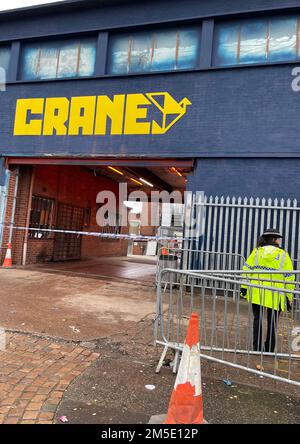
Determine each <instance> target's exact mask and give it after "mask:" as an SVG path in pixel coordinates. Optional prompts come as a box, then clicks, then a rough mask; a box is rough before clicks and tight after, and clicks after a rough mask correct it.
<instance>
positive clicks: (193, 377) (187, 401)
mask: <svg viewBox="0 0 300 444" xmlns="http://www.w3.org/2000/svg"><path fill="white" fill-rule="evenodd" d="M199 342H200V341H199V317H198V315H197V314H196V313H192V315H191V317H190V322H189V326H188V331H187V335H186V339H185V343H184V347H183V352H182V357H181V361H180V365H179V369H178V373H177V378H176V381H175V386H174V390H173V393H172V396H171V401H170V404H169V409H168V414H167V418H166V420H165V421H164V424H205V423H206V421H205V420H204V418H203V401H202V388H201V366H200V344H199Z"/></svg>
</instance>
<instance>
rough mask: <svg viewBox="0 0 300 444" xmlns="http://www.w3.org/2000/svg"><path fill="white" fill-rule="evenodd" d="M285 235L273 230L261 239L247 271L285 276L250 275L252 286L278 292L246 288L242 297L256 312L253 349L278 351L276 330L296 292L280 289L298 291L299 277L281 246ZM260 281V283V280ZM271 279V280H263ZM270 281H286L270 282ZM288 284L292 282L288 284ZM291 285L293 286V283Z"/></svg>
mask: <svg viewBox="0 0 300 444" xmlns="http://www.w3.org/2000/svg"><path fill="white" fill-rule="evenodd" d="M281 239H282V235H281V234H280V232H279V231H278V230H276V229H274V228H269V229H267V230H266V231H264V233H263V234H262V236H260V237H259V239H258V242H257V246H256V248H254V250H253V251H252V253H251V254H250V256H249V257H248V259H247V261H246V263H245V265H244V267H243V270H252V271H253V270H258V271H263V270H266V271H271V270H278V271H280V270H282V272H283V273H282V274H281V273H278V274H273V275H272V274H270V273H266V274H259V275H256V274H251V275H250V274H249V275H248V277H251V278H254V280H252V279H251V280H250V281H249V282H250V283H251V284H254V285H255V284H256V285H264V286H269V287H270V286H271V287H274V290H268V289H261V288H256V287H248V286H242V288H241V296H242V297H246V298H247V300H248V302H251V304H252V312H253V349H254V350H255V351H261V350H262V349H263V350H264V351H266V352H274V349H275V344H276V330H277V325H278V319H279V315H280V313H281V311H286V310H291V307H292V302H293V293H283V292H281V293H280V292H279V291H278V288H285V289H288V290H291V291H292V290H293V289H294V286H295V285H294V284H293V283H292V282H293V281H294V280H295V275H294V274H292V273H289V272H291V271H293V264H292V261H291V259H290V256H289V254H288V253H287V252H286V251H284V250H283V249H282V248H281V247H280V243H281ZM256 279H257V280H256ZM263 279H268V280H269V281H263ZM270 279H273V280H275V281H282V282H270ZM287 282H288V283H287ZM289 282H291V283H289ZM265 311H266V312H267V320H268V328H267V336H266V340H265V343H264V347H262V325H263V324H262V321H263V315H264V312H265Z"/></svg>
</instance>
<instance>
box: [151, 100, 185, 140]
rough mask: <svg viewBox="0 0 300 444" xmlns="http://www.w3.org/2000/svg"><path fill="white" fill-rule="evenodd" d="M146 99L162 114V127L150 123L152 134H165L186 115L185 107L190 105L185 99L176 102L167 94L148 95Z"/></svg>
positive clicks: (155, 123) (154, 122)
mask: <svg viewBox="0 0 300 444" xmlns="http://www.w3.org/2000/svg"><path fill="white" fill-rule="evenodd" d="M146 95H147V97H148V98H149V99H150V100H151V102H152V103H153V104H154V105H155V106H156V107H157V108H158V109H159V110H160V111H161V113H162V116H163V117H162V125H161V126H160V125H159V124H158V123H157V122H156V121H155V120H153V122H152V134H165V133H166V132H167V131H169V129H170V128H171V127H172V126H173V125H175V123H176V122H178V120H179V119H181V117H182V116H184V114H185V113H186V107H187V106H188V105H191V104H192V103H191V102H190V101H189V99H187V98H186V97H185V98H184V99H182V100H181V101H180V102H177V101H176V100H175V99H173V97H172V96H171V95H170V94H169V93H167V92H162V93H148V94H146Z"/></svg>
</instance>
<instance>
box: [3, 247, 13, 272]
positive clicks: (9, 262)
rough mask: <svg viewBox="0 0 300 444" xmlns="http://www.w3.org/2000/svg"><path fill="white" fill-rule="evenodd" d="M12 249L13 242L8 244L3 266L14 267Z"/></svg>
mask: <svg viewBox="0 0 300 444" xmlns="http://www.w3.org/2000/svg"><path fill="white" fill-rule="evenodd" d="M11 249H12V244H11V243H9V244H7V252H6V255H5V259H4V262H3V264H2V267H6V268H10V267H12V258H11Z"/></svg>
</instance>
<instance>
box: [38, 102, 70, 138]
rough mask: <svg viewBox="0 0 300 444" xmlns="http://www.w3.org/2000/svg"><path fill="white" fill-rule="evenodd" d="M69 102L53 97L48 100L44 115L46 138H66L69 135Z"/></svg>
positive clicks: (44, 133)
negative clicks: (67, 122) (67, 125)
mask: <svg viewBox="0 0 300 444" xmlns="http://www.w3.org/2000/svg"><path fill="white" fill-rule="evenodd" d="M69 104H70V102H69V100H68V99H67V98H66V97H53V98H52V97H51V98H49V99H46V105H45V114H44V128H43V135H44V136H52V135H53V134H56V135H57V136H65V135H66V134H67V127H66V121H67V120H68V115H69ZM54 130H55V133H54Z"/></svg>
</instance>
